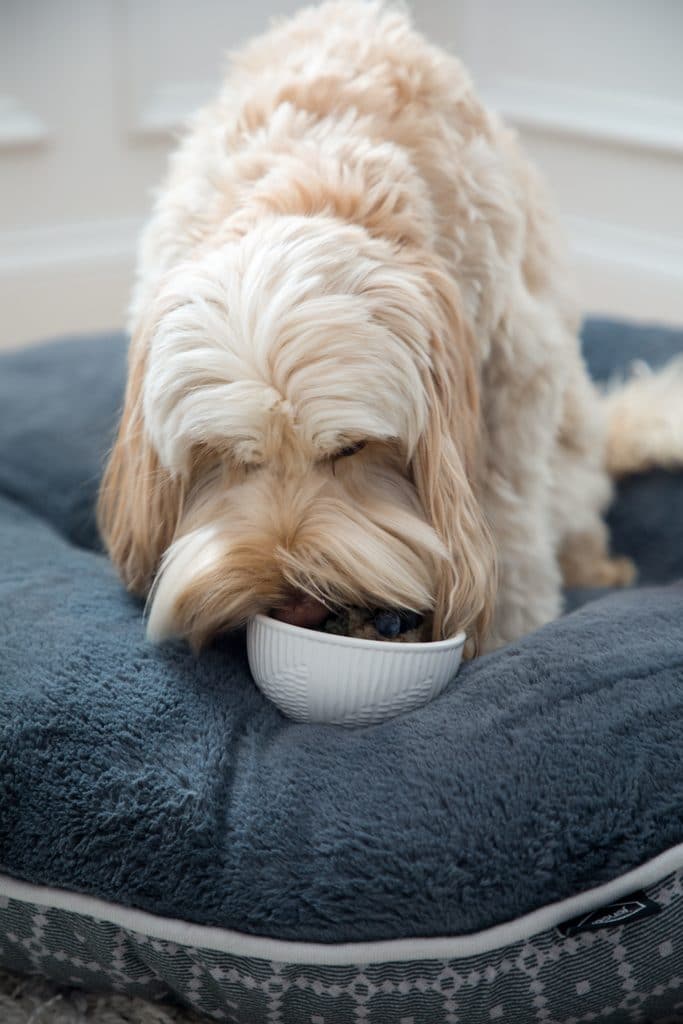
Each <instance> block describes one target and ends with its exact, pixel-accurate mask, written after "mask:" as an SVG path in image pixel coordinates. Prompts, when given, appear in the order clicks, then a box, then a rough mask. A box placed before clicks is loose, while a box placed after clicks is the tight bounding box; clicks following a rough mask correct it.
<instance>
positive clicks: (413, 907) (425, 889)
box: [0, 321, 683, 943]
mask: <svg viewBox="0 0 683 1024" xmlns="http://www.w3.org/2000/svg"><path fill="white" fill-rule="evenodd" d="M585 340H586V351H587V357H588V360H589V363H590V365H591V368H592V370H593V372H594V373H595V374H596V376H599V377H605V376H606V375H608V374H609V373H610V372H611V371H612V369H613V368H614V367H615V366H617V365H621V366H623V365H625V364H627V363H628V362H629V361H630V360H631V359H632V358H634V357H636V356H643V355H645V354H646V353H648V352H649V353H652V354H653V357H654V358H655V359H656V360H660V359H663V358H665V357H668V356H669V355H670V354H672V353H673V352H676V351H681V350H683V336H682V335H681V334H680V333H675V332H667V331H662V330H656V329H641V328H635V327H631V326H628V325H624V324H616V323H608V322H600V321H594V322H591V323H589V324H588V326H587V328H586V331H585ZM124 347H125V342H124V338H123V337H122V336H120V335H111V336H105V337H98V338H89V339H81V340H78V339H75V340H67V341H61V342H58V343H53V344H50V345H47V346H44V347H41V348H35V349H32V350H28V351H23V352H18V353H14V354H9V355H4V356H3V357H1V358H0V870H1V871H3V872H4V873H5V874H9V875H12V876H15V877H16V878H19V879H25V880H28V881H32V882H36V883H41V884H49V885H53V886H57V887H60V888H63V889H71V890H77V891H80V892H83V893H89V894H93V895H96V896H99V897H102V898H103V899H106V900H110V901H113V902H115V903H118V904H126V905H129V906H133V907H138V908H142V909H145V910H149V911H152V912H155V913H157V914H160V915H166V916H172V917H174V918H181V919H184V920H186V921H195V922H199V923H203V924H210V925H217V926H221V927H226V928H232V929H236V930H238V931H241V932H247V933H253V934H260V935H267V936H270V937H273V938H285V939H294V940H306V941H309V942H310V941H322V942H328V943H332V942H334V943H338V942H343V941H359V940H364V939H368V940H369V939H389V938H400V937H406V936H430V935H455V934H463V933H467V932H472V931H476V930H480V929H483V928H486V927H488V926H491V925H494V924H496V923H499V922H503V921H507V920H510V919H512V918H515V917H518V916H519V915H521V914H523V913H525V912H527V911H529V910H532V909H535V908H537V907H540V906H542V905H545V904H547V903H549V902H552V901H555V900H560V899H562V898H564V897H567V896H570V895H572V894H574V893H577V892H579V891H583V890H585V889H587V888H590V887H592V886H595V885H598V884H600V883H602V882H606V881H608V880H610V879H613V878H615V877H617V876H618V875H621V874H623V873H624V872H625V871H627V870H628V869H630V868H633V867H636V866H638V865H640V864H642V863H643V862H644V861H645V860H647V859H649V858H651V857H653V856H655V855H656V854H658V853H660V852H662V851H663V850H665V849H667V848H668V847H671V846H673V845H675V844H677V843H680V842H682V841H683V774H682V772H681V745H680V736H681V733H682V731H683V585H682V584H681V583H678V582H676V580H677V579H678V578H681V577H683V481H682V478H681V477H680V476H679V475H677V474H671V475H669V474H651V475H648V476H645V477H642V478H639V479H634V480H632V481H629V482H627V483H626V484H624V485H623V487H621V488H620V491H619V495H618V498H617V501H616V503H615V505H614V507H613V509H612V511H611V513H610V519H611V524H612V528H613V533H614V544H615V548H616V549H617V550H619V551H620V552H623V553H627V554H631V555H632V556H633V557H635V558H636V560H637V561H638V563H639V565H640V569H641V581H642V584H644V585H641V586H639V587H637V588H634V589H632V590H630V591H625V592H619V593H613V594H607V595H604V596H601V597H600V598H599V599H598V600H590V601H587V598H594V597H595V596H596V595H595V593H594V592H591V593H590V594H574V595H572V603H573V605H579V604H581V603H582V602H583V606H582V607H581V608H580V609H579V610H578V611H575V612H573V613H572V614H568V615H565V616H564V617H563V618H561V619H560V620H558V621H557V622H555V623H552V624H550V625H548V626H546V627H544V628H543V629H541V630H539V631H538V632H536V633H534V634H533V635H531V636H528V637H526V638H524V639H523V640H522V641H520V642H519V643H516V644H513V645H510V646H508V647H506V648H505V649H503V650H501V651H498V652H496V653H495V654H492V655H488V656H486V657H484V658H481V659H479V660H478V661H476V662H474V663H470V664H467V665H465V666H464V667H463V669H462V670H461V672H460V674H459V675H458V677H457V678H456V680H455V681H454V682H453V683H452V684H451V685H450V687H449V688H448V689H447V691H446V692H445V694H444V695H443V696H442V697H440V698H439V699H437V700H435V701H433V702H432V703H431V704H430V705H428V706H427V707H424V708H422V709H420V710H419V711H416V712H412V713H411V714H407V715H404V716H402V717H399V718H397V719H394V720H392V721H390V722H387V723H385V724H383V725H378V726H373V727H370V728H365V729H358V730H348V729H342V728H336V727H325V726H310V725H297V724H294V723H292V722H289V721H287V720H286V719H284V718H283V717H282V716H281V715H280V714H279V712H278V711H277V710H276V709H275V708H274V707H273V706H272V705H271V704H269V703H268V701H266V699H265V698H264V697H263V696H262V695H261V694H260V693H259V692H258V691H257V690H256V688H255V686H254V685H253V683H252V681H251V679H250V676H249V672H248V668H247V662H246V656H245V645H244V638H243V636H242V635H233V636H231V637H226V638H223V639H221V640H219V641H217V642H216V643H215V644H214V645H213V646H212V647H210V649H208V650H207V651H205V652H204V653H203V654H202V655H201V656H200V657H198V658H197V657H195V656H194V655H192V654H191V653H190V652H189V651H188V650H187V649H186V648H185V647H184V646H183V645H180V644H177V645H174V644H170V645H166V646H164V647H162V648H159V649H155V648H153V647H150V646H149V645H148V644H147V643H146V641H145V638H144V628H143V622H142V616H141V607H140V605H139V603H138V602H136V601H134V600H132V599H131V598H129V597H128V596H127V595H126V594H125V593H124V591H123V590H122V588H121V586H120V585H119V583H118V581H117V579H116V577H115V575H114V573H113V571H112V569H111V567H110V566H109V564H108V562H107V560H106V559H105V557H104V556H103V555H102V554H101V553H100V552H99V551H98V542H97V535H96V530H95V525H94V519H93V503H94V499H95V493H96V487H97V481H98V478H99V475H100V472H101V467H102V462H103V458H104V454H105V452H106V450H107V447H108V445H109V443H110V441H111V438H112V435H113V430H114V425H115V420H116V416H117V410H118V408H119V406H120V402H121V394H122V386H123V379H124Z"/></svg>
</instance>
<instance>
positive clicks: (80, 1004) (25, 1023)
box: [0, 970, 206, 1024]
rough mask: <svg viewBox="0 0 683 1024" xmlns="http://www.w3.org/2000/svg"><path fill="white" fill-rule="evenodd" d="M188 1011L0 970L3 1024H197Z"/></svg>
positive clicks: (197, 1020) (197, 1019)
mask: <svg viewBox="0 0 683 1024" xmlns="http://www.w3.org/2000/svg"><path fill="white" fill-rule="evenodd" d="M205 1020H206V1018H200V1017H198V1016H196V1014H194V1013H191V1012H190V1011H189V1010H181V1009H177V1008H176V1007H173V1006H169V1005H166V1004H156V1003H148V1002H146V1001H145V1000H144V999H130V998H128V997H127V996H121V995H95V994H92V993H86V992H83V991H81V990H80V989H76V988H63V987H61V986H57V985H53V984H52V982H49V981H46V980H44V979H43V978H38V977H35V978H26V977H20V976H19V975H16V974H11V973H10V972H9V971H3V970H0V1022H2V1024H200V1021H205Z"/></svg>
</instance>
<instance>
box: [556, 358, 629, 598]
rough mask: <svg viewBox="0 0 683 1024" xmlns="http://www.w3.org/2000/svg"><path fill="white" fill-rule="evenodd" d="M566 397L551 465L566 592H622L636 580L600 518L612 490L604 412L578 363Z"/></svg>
mask: <svg viewBox="0 0 683 1024" xmlns="http://www.w3.org/2000/svg"><path fill="white" fill-rule="evenodd" d="M573 369H574V372H573V373H572V375H571V377H570V379H569V380H570V383H569V387H568V388H567V391H566V393H565V396H564V403H563V418H562V424H561V427H560V434H559V437H558V443H557V447H556V450H555V455H554V463H553V476H554V484H553V515H554V518H555V521H556V523H557V525H558V530H559V538H560V543H559V549H558V556H559V561H560V567H561V569H562V575H563V579H564V584H565V586H567V587H623V586H628V585H629V584H630V583H632V582H633V580H634V579H635V575H636V571H635V566H634V564H633V562H632V561H631V559H629V558H622V557H614V556H612V555H611V554H610V550H609V531H608V529H607V526H606V525H605V522H604V520H603V518H602V515H603V513H604V511H605V509H606V508H607V505H608V504H609V500H610V497H611V494H612V488H611V484H610V480H609V476H608V474H607V471H606V469H605V428H606V424H605V417H604V407H603V405H602V403H601V399H600V396H599V395H598V393H597V391H596V389H595V388H594V387H593V384H592V383H591V381H590V380H589V379H588V376H587V374H586V373H585V371H584V368H583V366H582V365H581V364H580V363H579V362H577V363H575V364H574V368H573Z"/></svg>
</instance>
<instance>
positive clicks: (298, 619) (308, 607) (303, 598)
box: [271, 594, 330, 629]
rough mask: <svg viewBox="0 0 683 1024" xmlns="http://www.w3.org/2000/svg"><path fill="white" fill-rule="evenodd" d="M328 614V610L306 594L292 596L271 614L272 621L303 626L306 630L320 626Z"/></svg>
mask: <svg viewBox="0 0 683 1024" xmlns="http://www.w3.org/2000/svg"><path fill="white" fill-rule="evenodd" d="M329 614H330V610H329V608H326V607H325V605H324V604H322V602H320V601H316V600H315V598H313V597H309V596H308V594H294V595H293V596H292V598H291V600H289V601H288V602H287V604H284V605H282V606H281V607H280V608H275V609H273V611H272V612H271V615H272V616H273V618H274V619H280V621H281V622H288V623H289V624H290V626H305V627H306V628H307V629H313V628H315V626H320V625H322V623H323V622H324V621H325V619H326V618H327V616H328V615H329Z"/></svg>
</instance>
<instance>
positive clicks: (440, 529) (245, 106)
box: [99, 0, 631, 650]
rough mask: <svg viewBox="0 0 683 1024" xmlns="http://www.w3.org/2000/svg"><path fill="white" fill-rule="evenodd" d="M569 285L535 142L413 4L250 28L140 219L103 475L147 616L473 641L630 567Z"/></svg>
mask: <svg viewBox="0 0 683 1024" xmlns="http://www.w3.org/2000/svg"><path fill="white" fill-rule="evenodd" d="M568 282H569V274H568V272H567V269H566V267H565V264H564V261H563V245H562V240H561V237H560V234H559V232H558V228H557V226H556V224H555V221H554V219H553V216H552V214H551V211H550V208H549V205H548V202H547V200H546V196H545V192H544V189H543V187H542V184H541V182H540V181H539V179H538V177H537V175H536V173H535V172H534V171H533V169H532V168H531V167H530V166H529V164H528V163H527V161H526V159H525V158H524V156H523V155H522V153H521V152H520V150H519V148H518V146H517V143H516V141H515V137H514V136H513V134H512V133H511V132H509V131H508V130H506V129H505V128H504V127H503V126H502V125H501V123H500V122H499V121H498V119H497V118H496V117H495V116H493V115H492V114H491V113H490V112H489V111H487V110H486V109H485V108H484V107H483V106H482V104H481V103H480V101H479V100H478V99H477V97H476V95H475V93H474V92H473V89H472V85H471V83H470V80H469V78H468V77H467V74H466V73H465V71H464V70H463V68H462V66H461V65H460V63H458V61H457V60H455V59H453V58H451V57H448V56H446V55H445V54H444V53H442V52H441V51H440V50H438V49H435V48H434V47H433V46H431V45H429V44H428V43H427V42H426V41H425V40H424V39H423V38H421V37H420V35H418V34H417V33H416V32H415V31H414V30H413V29H412V28H411V25H410V24H409V22H408V20H407V19H406V17H405V16H404V15H403V14H400V13H397V12H395V11H392V10H390V9H387V8H385V7H384V6H380V5H377V4H375V3H367V4H366V3H361V2H356V0H352V2H348V0H344V2H339V3H329V4H325V5H323V6H321V7H318V8H309V9H307V10H304V11H302V12H301V13H300V14H299V15H298V16H297V17H296V18H294V19H293V20H290V21H287V22H285V23H284V24H282V25H280V26H279V27H277V28H274V29H273V30H272V31H271V32H269V33H268V34H267V35H265V36H264V37H262V38H260V39H257V40H256V41H255V42H253V43H252V44H251V45H250V46H249V47H247V49H246V50H245V51H244V52H243V53H242V54H241V55H240V56H239V57H238V58H237V59H236V60H235V61H234V65H233V68H232V70H231V73H230V76H229V78H228V79H227V82H226V83H225V86H224V89H223V92H222V94H221V95H220V97H219V99H218V100H217V101H216V102H215V103H214V104H213V105H211V106H209V107H208V108H207V109H205V110H203V111H202V112H201V113H200V114H199V116H198V117H197V118H196V120H195V122H194V125H193V128H192V131H191V132H190V134H189V135H188V136H187V138H186V139H185V141H184V143H183V144H182V146H181V147H180V149H179V151H178V152H177V153H176V155H175V156H174V157H173V161H172V166H171V171H170V174H169V176H168V178H167V181H166V184H165V186H164V188H163V190H162V192H161V193H160V195H159V198H158V201H157V204H156V209H155V213H154V217H153V219H152V221H151V223H150V225H149V227H148V228H147V231H146V233H145V236H144V241H143V245H142V253H141V259H140V267H139V280H138V287H137V291H136V296H135V300H134V303H133V311H132V335H133V340H132V345H131V349H130V373H129V381H128V389H127V393H126V400H125V408H124V413H123V418H122V423H121V426H120V431H119V435H118V438H117V441H116V444H115V447H114V450H113V453H112V456H111V461H110V463H109V466H108V469H107V472H106V475H105V479H104V483H103V487H102V492H101V500H100V509H99V512H100V524H101V529H102V533H103V536H104V537H105V540H106V543H107V545H108V549H109V551H110V554H111V557H112V559H113V561H114V563H115V564H116V566H117V567H118V569H119V571H120V572H121V575H122V577H123V579H124V581H125V582H126V584H127V585H128V587H129V588H130V589H131V590H133V591H135V592H137V593H139V594H141V595H146V594H148V595H149V632H150V635H151V636H152V637H153V638H157V639H158V638H163V637H165V636H168V635H181V636H186V637H187V638H188V639H189V640H190V642H192V643H193V644H195V645H198V644H201V643H202V642H203V641H205V640H206V639H207V638H209V637H211V636H212V635H213V634H215V633H216V632H218V631H222V630H226V629H231V628H233V627H235V626H238V625H240V624H242V623H244V622H245V620H246V619H247V618H249V617H250V616H252V615H254V614H255V613H257V612H263V611H267V610H269V609H278V610H279V614H280V615H281V617H283V618H285V619H289V620H290V621H293V622H298V623H301V624H308V625H312V624H315V623H317V622H318V621H320V619H321V618H322V616H323V615H324V614H326V608H327V607H333V606H335V605H349V604H350V605H372V606H381V607H403V608H411V609H414V610H417V611H425V610H427V609H433V621H434V631H435V635H436V636H441V635H449V634H452V633H453V632H455V631H456V630H458V629H465V630H467V631H468V632H469V634H470V637H471V638H472V646H473V647H476V648H478V649H480V650H481V649H489V648H492V647H495V646H496V645H499V644H501V643H503V642H505V641H509V640H512V639H514V638H515V637H518V636H519V635H520V634H522V633H524V632H526V631H528V630H531V629H533V628H534V627H536V626H539V625H541V624H542V623H544V622H546V621H547V620H549V619H552V618H553V617H554V616H555V615H557V614H558V612H559V610H560V605H561V587H562V582H563V571H564V578H565V580H566V581H567V582H569V583H573V584H577V583H584V584H589V583H596V584H598V583H600V584H604V583H611V584H614V583H621V582H625V581H626V580H628V579H630V577H631V566H630V563H627V562H625V561H624V560H613V559H611V558H610V556H609V554H608V538H607V532H606V529H605V526H604V524H603V522H602V519H601V513H602V512H603V510H604V509H605V506H606V504H607V502H608V500H609V497H610V481H609V477H608V472H607V470H606V448H605V437H606V436H607V430H606V426H607V420H606V416H605V405H604V403H603V401H602V400H601V399H600V398H599V396H598V395H597V393H596V391H595V390H594V388H593V386H592V385H591V383H590V381H589V379H588V376H587V373H586V370H585V368H584V365H583V362H582V360H581V355H580V351H579V343H578V341H577V328H578V324H579V319H578V315H577V311H576V308H575V305H574V302H573V299H572V295H571V287H570V285H569V283H568ZM617 406H618V402H617ZM618 413H619V409H618V408H616V409H615V410H614V411H613V414H612V418H611V422H612V423H614V422H616V421H617V420H618ZM617 436H618V431H617ZM621 441H622V442H623V438H622V439H621ZM627 461H628V459H627ZM621 468H623V466H622V467H621ZM627 468H629V467H628V466H627Z"/></svg>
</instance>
